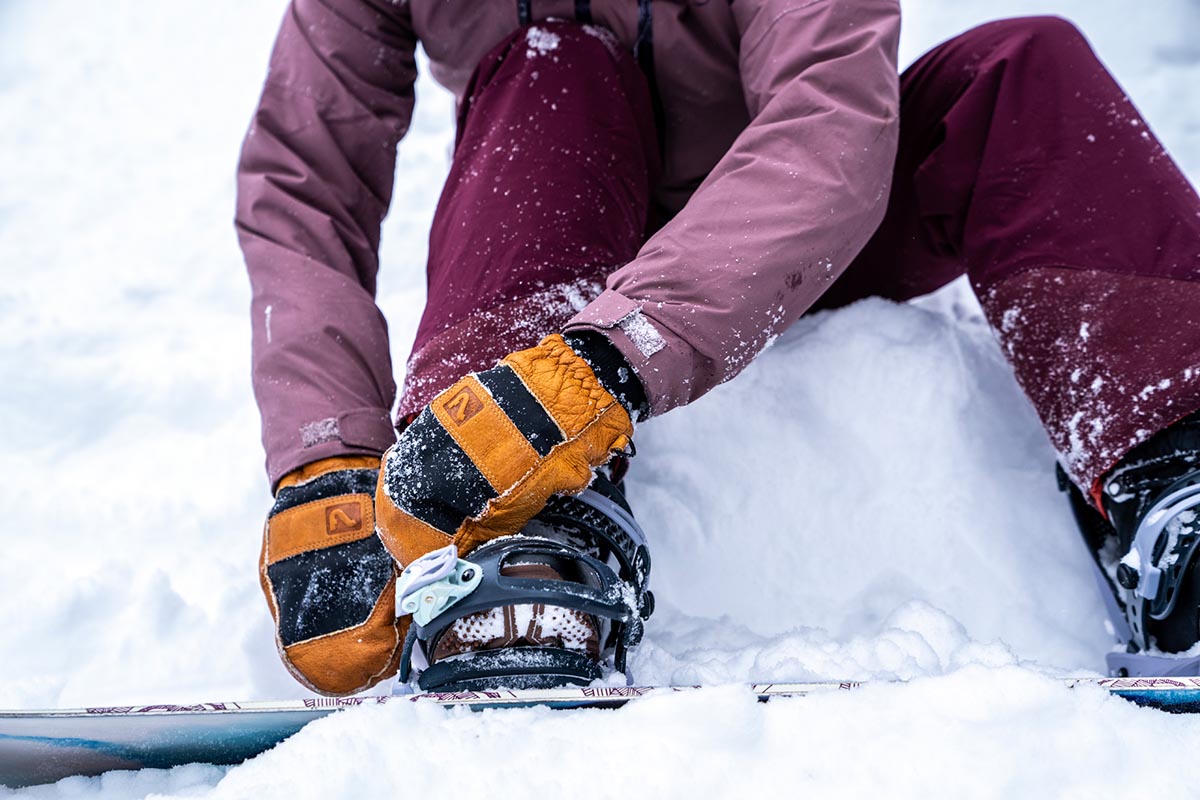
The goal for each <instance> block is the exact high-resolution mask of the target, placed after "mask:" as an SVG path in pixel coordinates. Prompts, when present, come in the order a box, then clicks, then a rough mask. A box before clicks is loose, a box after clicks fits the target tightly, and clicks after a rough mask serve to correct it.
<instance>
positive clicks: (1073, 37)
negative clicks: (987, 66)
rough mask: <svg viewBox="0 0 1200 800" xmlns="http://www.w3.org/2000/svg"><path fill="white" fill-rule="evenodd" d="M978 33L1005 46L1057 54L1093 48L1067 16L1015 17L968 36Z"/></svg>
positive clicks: (982, 28) (978, 29)
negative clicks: (1080, 48) (1082, 47)
mask: <svg viewBox="0 0 1200 800" xmlns="http://www.w3.org/2000/svg"><path fill="white" fill-rule="evenodd" d="M973 34H978V35H980V36H984V37H986V38H988V39H990V40H991V41H992V42H993V43H994V44H996V45H999V46H1001V47H1011V48H1016V49H1020V50H1024V51H1026V52H1030V51H1032V52H1034V53H1036V54H1039V55H1043V54H1044V55H1049V56H1054V55H1056V54H1062V53H1067V52H1072V51H1075V50H1076V49H1077V48H1078V47H1079V46H1080V45H1082V46H1084V47H1085V48H1086V47H1089V45H1088V43H1087V39H1086V38H1085V37H1084V35H1083V33H1082V32H1081V31H1080V30H1079V28H1078V27H1076V26H1075V23H1073V22H1071V21H1070V20H1068V19H1065V18H1063V17H1058V16H1054V15H1043V16H1036V17H1014V18H1012V19H1003V20H998V21H996V22H989V23H987V24H985V25H981V26H980V27H978V28H976V29H975V30H973V31H970V32H969V33H968V34H966V35H968V36H971V35H973Z"/></svg>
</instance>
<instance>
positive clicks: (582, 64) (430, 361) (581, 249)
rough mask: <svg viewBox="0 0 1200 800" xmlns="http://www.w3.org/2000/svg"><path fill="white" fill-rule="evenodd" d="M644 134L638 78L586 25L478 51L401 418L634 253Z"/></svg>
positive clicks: (643, 187) (643, 184)
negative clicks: (480, 55) (479, 59)
mask: <svg viewBox="0 0 1200 800" xmlns="http://www.w3.org/2000/svg"><path fill="white" fill-rule="evenodd" d="M656 141H657V140H656V138H655V132H654V114H653V111H652V107H651V104H650V95H649V90H648V89H647V88H646V84H645V79H644V78H643V76H642V74H641V72H640V71H639V69H638V66H637V64H636V62H635V61H634V60H633V57H632V56H631V55H629V54H627V53H625V52H624V51H623V50H622V49H621V48H620V47H619V45H617V44H616V42H615V39H611V38H610V37H608V35H606V34H605V33H604V32H602V31H600V30H598V29H595V28H590V27H588V28H584V27H581V26H578V25H574V24H569V23H553V22H552V23H539V24H538V25H537V26H535V27H532V28H524V29H521V30H519V31H517V32H516V33H515V34H513V35H512V36H510V37H509V38H508V39H506V40H505V41H504V42H502V43H501V44H500V45H499V46H497V47H496V48H495V49H494V50H492V51H491V52H490V53H489V54H488V55H487V56H485V57H484V59H483V61H482V62H480V65H479V67H478V69H477V71H476V73H475V76H474V78H473V79H472V81H471V86H470V87H469V89H468V91H467V100H466V102H465V103H464V104H463V108H462V109H461V112H460V115H459V127H458V140H457V142H456V144H455V151H454V164H453V167H452V168H451V171H450V176H449V178H448V179H447V181H446V186H445V189H444V190H443V192H442V197H441V200H440V202H439V203H438V208H437V213H436V215H435V217H434V222H433V229H432V231H431V232H430V241H429V265H428V285H429V299H428V301H427V304H426V308H425V314H424V316H423V317H422V319H421V324H420V327H419V329H418V331H417V337H416V342H415V343H414V345H413V351H412V355H411V356H410V357H409V360H408V373H407V377H406V379H405V382H404V390H403V393H402V395H401V399H400V406H399V414H400V416H401V417H405V416H408V415H412V414H415V413H416V412H418V411H420V410H421V408H423V407H424V406H425V405H426V404H427V403H428V402H429V401H430V400H431V399H432V398H433V396H434V395H435V394H437V393H438V392H440V391H441V390H442V389H445V388H446V387H448V386H450V385H451V384H452V383H453V382H454V381H455V380H457V379H458V378H460V377H461V376H462V375H463V374H465V373H467V372H471V371H474V370H481V369H486V368H488V367H491V366H493V365H494V364H495V363H496V361H498V360H499V359H500V358H501V357H503V356H505V355H507V354H508V353H510V352H513V351H516V350H521V349H523V348H526V347H531V346H532V345H534V344H536V343H537V342H538V340H540V339H541V338H542V337H543V336H545V335H547V334H549V333H552V332H555V331H558V330H560V329H561V328H562V326H563V325H564V324H565V323H566V321H567V320H568V319H570V317H572V316H573V315H574V314H575V313H576V312H577V311H578V310H579V309H580V308H582V307H583V306H584V305H585V304H586V303H588V302H589V301H590V300H592V299H593V298H594V297H595V296H596V295H597V294H599V293H600V290H601V289H602V288H603V282H604V278H605V276H606V275H607V274H608V273H609V272H610V271H611V270H613V269H615V268H616V267H618V266H620V265H622V264H624V263H626V262H627V261H629V260H631V259H632V258H633V257H634V256H635V255H636V254H637V251H638V248H640V247H641V245H642V242H643V241H644V236H645V229H646V217H647V209H648V207H649V196H650V186H651V185H652V181H653V177H654V174H655V173H656V172H657V169H658V150H657V144H656Z"/></svg>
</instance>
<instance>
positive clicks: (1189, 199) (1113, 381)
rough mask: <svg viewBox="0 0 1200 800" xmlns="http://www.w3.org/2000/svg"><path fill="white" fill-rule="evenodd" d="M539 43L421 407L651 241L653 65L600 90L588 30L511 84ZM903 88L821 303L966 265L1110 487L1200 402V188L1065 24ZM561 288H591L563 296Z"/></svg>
mask: <svg viewBox="0 0 1200 800" xmlns="http://www.w3.org/2000/svg"><path fill="white" fill-rule="evenodd" d="M589 38H590V37H589ZM509 44H510V45H511V41H510V43H509ZM523 52H524V48H522V47H512V46H509V47H507V48H506V47H504V46H501V47H498V48H497V49H496V50H494V51H493V52H492V53H491V54H489V56H488V57H487V58H485V60H484V62H483V63H482V64H481V65H480V67H479V69H478V71H477V73H476V75H475V77H474V79H473V81H472V86H471V87H470V89H469V90H468V95H467V97H468V98H469V102H467V103H465V104H464V108H463V111H462V116H461V118H460V120H459V133H458V141H457V144H456V150H455V156H454V163H453V166H452V169H451V174H450V177H449V179H448V181H447V183H446V188H445V190H444V193H443V195H442V198H441V201H440V203H439V205H438V209H437V214H436V216H435V219H434V224H433V230H432V233H431V237H430V251H429V265H428V283H429V297H428V302H427V306H426V310H425V315H424V317H423V319H422V321H421V325H420V328H419V330H418V333H417V338H416V342H415V344H414V349H413V353H412V356H411V357H410V359H409V363H408V375H407V378H406V380H405V386H404V391H403V395H402V398H401V403H400V414H401V415H402V416H404V415H407V414H411V413H414V412H416V411H418V410H420V408H422V407H423V406H424V405H425V404H426V403H428V402H429V400H430V399H432V397H433V395H434V394H436V393H437V392H438V391H440V390H441V389H443V388H445V387H446V386H448V385H450V384H451V383H452V382H453V381H454V380H456V379H457V378H458V377H460V376H461V375H462V374H463V373H465V372H468V371H472V370H477V369H483V368H486V367H489V366H491V365H492V364H493V363H494V362H495V361H496V360H497V359H499V358H500V357H502V356H504V355H505V354H507V353H508V352H510V351H512V350H516V349H521V348H524V347H529V346H531V345H533V344H535V343H536V342H537V341H538V340H539V339H540V338H541V337H542V336H543V335H545V334H548V333H551V332H554V331H557V330H559V329H560V328H561V327H562V326H563V325H564V324H565V323H566V321H567V320H568V319H569V318H570V317H572V316H573V315H574V314H575V313H576V312H577V311H578V310H579V309H580V308H581V307H582V306H583V305H584V304H586V303H587V302H588V301H589V300H591V299H592V298H593V297H595V296H596V295H597V294H598V293H599V291H600V290H601V288H602V284H603V280H604V277H605V275H606V274H607V272H608V271H610V270H612V269H615V268H616V267H618V266H620V265H622V264H624V263H626V262H628V261H630V260H632V259H633V258H634V256H635V255H636V254H637V252H638V249H639V248H640V246H641V244H642V243H643V241H644V239H645V236H646V231H645V230H644V229H643V223H642V221H643V220H645V219H646V216H647V207H648V204H649V203H650V192H651V188H652V186H653V181H654V171H655V169H656V165H657V158H656V153H655V152H653V148H654V147H655V146H656V141H657V139H656V136H655V133H654V121H653V120H654V118H653V111H652V106H651V104H650V101H649V97H648V93H647V89H646V87H645V85H644V79H643V78H642V76H641V74H640V73H639V72H638V68H637V66H636V63H635V62H634V61H633V59H632V58H626V59H624V60H621V59H614V61H613V62H612V66H611V69H612V74H610V75H607V76H603V77H602V78H601V79H597V76H596V64H595V61H594V59H592V60H588V59H587V58H586V57H585V56H583V55H579V54H575V53H573V48H572V46H571V42H570V40H569V38H568V40H567V41H564V42H563V46H561V47H560V48H559V50H558V55H559V64H558V66H559V67H561V68H560V69H554V70H548V69H546V66H545V64H544V62H543V63H542V64H541V65H540V68H541V74H540V75H539V76H538V80H537V81H535V82H532V83H531V82H530V81H528V80H519V81H518V80H513V79H512V77H513V75H514V74H519V73H520V71H521V70H525V69H529V68H530V67H529V66H528V62H527V61H526V60H525V59H524V57H523ZM585 61H586V63H584V62H585ZM900 87H901V104H900V143H899V153H898V156H897V159H896V168H895V174H894V178H893V182H892V189H891V195H890V198H889V200H888V208H887V212H886V215H885V218H884V220H883V222H882V224H881V225H880V227H879V228H878V230H877V231H876V232H875V234H874V236H873V238H871V240H870V241H869V242H868V243H867V244H866V246H865V247H864V249H863V250H862V251H861V253H860V254H859V256H858V257H857V258H856V260H855V261H854V262H853V263H852V264H851V265H850V266H849V267H848V268H847V269H846V270H845V272H843V273H842V275H841V277H840V278H839V279H838V280H837V281H836V282H835V283H834V284H833V285H832V286H831V287H830V289H829V290H828V291H827V292H826V293H825V294H824V295H823V296H822V298H821V299H820V301H819V302H818V303H817V304H816V306H814V310H818V309H827V308H834V307H837V306H841V305H845V304H847V303H850V302H853V301H855V300H858V299H860V298H863V297H867V296H882V297H885V298H890V299H893V300H898V301H902V300H906V299H909V298H912V297H915V296H917V295H920V294H924V293H927V292H930V291H932V290H934V289H937V288H938V287H940V286H942V285H944V284H945V283H947V282H949V281H951V280H953V279H954V278H956V277H958V276H960V275H962V274H964V273H965V274H966V275H967V276H968V278H969V280H970V282H971V285H972V287H973V288H974V290H975V292H976V294H977V295H978V297H979V299H980V301H981V304H982V306H983V309H984V312H985V314H986V316H987V319H988V321H989V323H990V324H991V325H992V327H993V328H994V330H995V332H996V335H997V337H998V339H999V342H1000V344H1001V346H1002V348H1003V349H1004V351H1005V353H1006V355H1007V357H1008V358H1009V360H1010V362H1011V364H1012V366H1013V369H1014V371H1015V373H1016V377H1017V380H1018V381H1019V382H1020V384H1021V386H1022V387H1023V388H1024V389H1025V391H1026V393H1027V394H1028V396H1029V398H1030V400H1031V401H1032V402H1033V405H1034V406H1035V407H1036V409H1037V411H1038V414H1039V415H1040V417H1041V420H1042V422H1043V423H1044V424H1045V426H1046V430H1047V431H1048V433H1049V435H1050V438H1051V440H1052V441H1053V443H1054V445H1055V447H1056V448H1057V450H1058V451H1059V453H1060V454H1061V456H1062V460H1063V464H1064V466H1065V467H1066V468H1067V470H1068V472H1069V473H1070V474H1071V475H1072V477H1073V478H1074V479H1075V480H1076V482H1077V483H1078V484H1079V485H1080V486H1081V488H1083V489H1084V490H1085V491H1088V490H1091V489H1092V488H1093V487H1094V485H1095V484H1096V482H1097V481H1098V480H1099V478H1100V477H1101V476H1102V475H1103V474H1104V472H1106V471H1107V470H1108V469H1109V468H1110V467H1111V466H1112V465H1113V464H1114V463H1115V462H1116V461H1117V460H1118V459H1120V457H1121V456H1122V455H1124V454H1125V453H1126V452H1128V451H1129V450H1130V449H1131V448H1132V447H1133V446H1134V445H1136V444H1139V443H1141V442H1142V441H1145V440H1146V439H1148V438H1149V437H1150V436H1152V435H1153V434H1154V433H1156V432H1157V431H1159V430H1161V429H1162V428H1164V427H1166V426H1168V425H1170V424H1171V423H1172V422H1174V421H1175V420H1177V419H1180V418H1182V417H1184V416H1186V415H1188V414H1190V413H1191V412H1193V411H1196V410H1197V409H1200V366H1198V365H1200V198H1197V195H1196V193H1195V191H1194V190H1193V189H1192V187H1191V186H1190V185H1189V184H1188V182H1187V180H1186V179H1185V178H1184V177H1183V175H1182V174H1181V173H1180V171H1179V169H1178V168H1177V167H1176V165H1175V164H1174V163H1173V162H1172V160H1171V159H1170V157H1169V156H1168V155H1167V154H1166V152H1165V151H1164V150H1163V148H1162V146H1161V145H1160V144H1159V142H1158V141H1157V140H1156V139H1155V137H1154V135H1153V134H1152V133H1151V132H1150V130H1149V129H1148V127H1147V126H1146V123H1145V122H1144V120H1142V118H1141V116H1140V115H1139V113H1138V112H1137V110H1136V109H1135V108H1134V107H1133V105H1132V104H1131V103H1130V101H1129V99H1128V98H1127V97H1126V96H1125V95H1124V93H1123V91H1122V90H1121V88H1120V87H1119V86H1118V85H1117V84H1116V83H1115V81H1114V80H1113V78H1112V77H1111V76H1110V75H1109V74H1108V72H1107V70H1106V69H1105V68H1104V66H1103V65H1102V64H1101V63H1100V62H1099V61H1098V60H1097V58H1096V56H1095V55H1094V53H1093V52H1092V50H1091V48H1090V46H1089V45H1088V43H1087V41H1086V40H1085V39H1084V38H1083V36H1082V35H1081V34H1080V33H1079V31H1078V30H1076V29H1075V28H1074V27H1073V26H1072V25H1071V24H1070V23H1068V22H1065V21H1063V20H1061V19H1057V18H1050V17H1033V18H1023V19H1012V20H1005V21H1000V22H994V23H990V24H987V25H983V26H981V27H978V28H975V29H973V30H970V31H968V32H966V33H964V34H962V35H960V36H958V37H956V38H954V39H951V40H949V41H948V42H945V43H944V44H941V45H939V46H937V47H936V48H934V49H933V50H931V51H930V52H929V53H927V54H926V55H925V56H923V57H922V58H921V59H919V60H918V61H917V62H916V63H914V64H913V65H912V66H911V67H910V68H909V69H908V70H906V71H905V72H904V74H903V75H902V76H901V83H900ZM551 103H555V104H557V107H558V108H560V109H561V108H562V107H563V106H564V104H566V105H568V106H570V108H569V109H567V110H568V112H569V113H567V114H562V113H561V112H560V113H559V114H558V115H556V116H555V122H554V125H553V126H551V125H549V124H543V123H544V122H546V115H545V114H539V110H540V109H542V108H544V107H547V106H548V105H549V104H551ZM528 141H537V142H538V147H537V148H536V151H532V150H528V149H522V147H521V146H520V145H519V143H520V142H528ZM598 209H603V213H596V212H597V210H598ZM517 210H520V211H521V212H522V213H519V214H518V213H515V211H517ZM562 283H571V284H572V285H573V286H574V287H575V288H576V289H577V292H578V294H577V296H574V297H568V298H567V299H566V300H565V301H564V299H563V298H562V295H561V293H555V294H553V295H551V294H549V293H547V287H549V286H553V285H556V284H562Z"/></svg>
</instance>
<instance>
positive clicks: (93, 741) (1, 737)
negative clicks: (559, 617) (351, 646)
mask: <svg viewBox="0 0 1200 800" xmlns="http://www.w3.org/2000/svg"><path fill="white" fill-rule="evenodd" d="M1067 684H1068V685H1070V686H1079V685H1093V686H1099V687H1101V688H1103V689H1105V690H1107V691H1109V692H1110V693H1112V694H1113V695H1116V696H1118V697H1122V698H1125V699H1127V700H1131V701H1132V702H1134V703H1137V704H1138V705H1143V706H1150V707H1154V708H1159V709H1162V710H1164V711H1171V712H1177V713H1198V712H1200V678H1079V679H1071V680H1068V681H1067ZM865 685H867V684H864V683H860V682H854V681H823V682H814V683H772V684H751V685H749V687H748V688H749V690H750V691H752V692H753V693H754V694H756V695H757V696H758V698H759V700H761V701H767V700H772V699H775V698H783V697H802V696H804V695H810V694H814V693H818V692H837V691H850V690H855V689H858V688H860V687H862V686H865ZM700 688H701V687H694V686H671V687H655V686H628V687H627V686H593V687H565V688H560V689H527V690H518V689H512V690H509V689H503V690H493V691H473V692H440V693H439V692H434V693H425V694H392V695H369V696H363V697H347V698H310V699H305V700H287V701H279V702H244V703H199V704H196V705H183V706H175V705H153V706H116V707H101V708H79V709H62V710H52V711H0V784H2V785H5V786H8V787H10V788H16V787H21V786H30V785H34V784H39V783H51V782H54V781H57V780H60V779H62V778H66V777H70V776H74V775H99V774H101V773H103V772H108V771H109V770H132V769H145V768H160V769H163V768H169V767H174V766H179V765H182V764H191V763H197V762H199V763H207V764H238V763H241V762H242V761H245V760H246V759H248V758H252V757H253V756H256V755H258V754H259V753H262V752H264V751H266V750H269V749H270V748H271V747H273V746H274V745H276V744H278V743H279V742H281V741H283V740H284V739H286V738H288V737H289V736H291V735H292V734H294V733H296V732H297V731H299V730H300V729H301V728H303V727H304V726H305V725H307V724H308V723H310V722H312V721H313V720H315V719H319V718H321V717H324V716H327V715H329V714H332V713H335V712H337V711H341V710H343V709H347V708H354V707H357V706H363V705H373V704H383V703H432V704H434V705H438V706H443V707H455V706H463V707H466V708H470V709H473V710H483V709H489V708H514V707H528V706H545V707H549V708H558V709H572V708H617V707H619V706H623V705H625V704H626V703H628V702H631V701H634V700H636V699H637V698H639V697H643V696H645V695H648V694H652V693H666V692H683V691H696V690H698V689H700Z"/></svg>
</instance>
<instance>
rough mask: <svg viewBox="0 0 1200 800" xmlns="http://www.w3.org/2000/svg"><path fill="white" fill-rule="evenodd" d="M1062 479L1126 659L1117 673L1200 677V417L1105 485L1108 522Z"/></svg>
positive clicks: (1133, 456)
mask: <svg viewBox="0 0 1200 800" xmlns="http://www.w3.org/2000/svg"><path fill="white" fill-rule="evenodd" d="M1059 476H1060V478H1059V480H1060V486H1061V487H1063V488H1064V490H1066V491H1068V492H1069V493H1070V495H1071V505H1072V509H1073V510H1074V512H1075V518H1076V520H1077V521H1078V522H1079V527H1080V531H1081V532H1082V533H1083V538H1084V540H1085V541H1086V542H1087V544H1088V548H1089V550H1090V551H1091V553H1092V556H1093V558H1094V560H1095V562H1096V566H1097V578H1098V580H1099V583H1100V586H1101V591H1102V593H1103V595H1104V598H1105V603H1106V605H1107V606H1108V609H1109V613H1110V616H1111V617H1112V621H1113V627H1114V632H1115V634H1116V636H1117V640H1118V642H1119V644H1120V645H1121V647H1122V648H1123V650H1124V652H1114V653H1110V654H1109V656H1108V668H1109V673H1110V674H1112V675H1114V676H1129V675H1131V676H1138V675H1157V676H1168V675H1200V653H1193V652H1190V651H1192V649H1193V647H1195V645H1196V643H1197V642H1198V641H1200V572H1198V570H1200V559H1193V555H1194V554H1195V551H1196V545H1197V543H1198V542H1200V412H1197V413H1196V414H1192V415H1191V416H1189V417H1186V418H1185V419H1183V420H1181V421H1179V422H1177V423H1175V424H1174V425H1172V426H1171V427H1169V428H1167V429H1166V430H1164V431H1162V432H1161V433H1159V434H1157V435H1156V436H1154V437H1153V438H1152V439H1150V440H1149V441H1147V442H1145V443H1144V444H1141V445H1139V446H1138V447H1136V448H1134V449H1133V450H1132V451H1130V452H1129V454H1128V455H1126V456H1125V457H1124V458H1123V459H1121V461H1120V463H1118V464H1117V466H1116V467H1114V468H1113V470H1112V471H1111V472H1110V473H1109V474H1108V475H1106V476H1105V478H1104V481H1103V484H1102V486H1103V495H1102V497H1101V503H1102V504H1103V506H1104V515H1102V514H1100V513H1099V512H1098V511H1097V510H1096V508H1095V506H1094V505H1093V504H1092V502H1091V501H1090V500H1089V499H1087V498H1085V497H1084V496H1083V494H1082V493H1081V492H1080V491H1079V490H1078V489H1077V488H1076V487H1075V486H1074V485H1072V484H1071V483H1070V481H1069V480H1066V476H1065V474H1063V472H1062V470H1061V468H1060V470H1059ZM1105 515H1107V519H1105Z"/></svg>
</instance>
